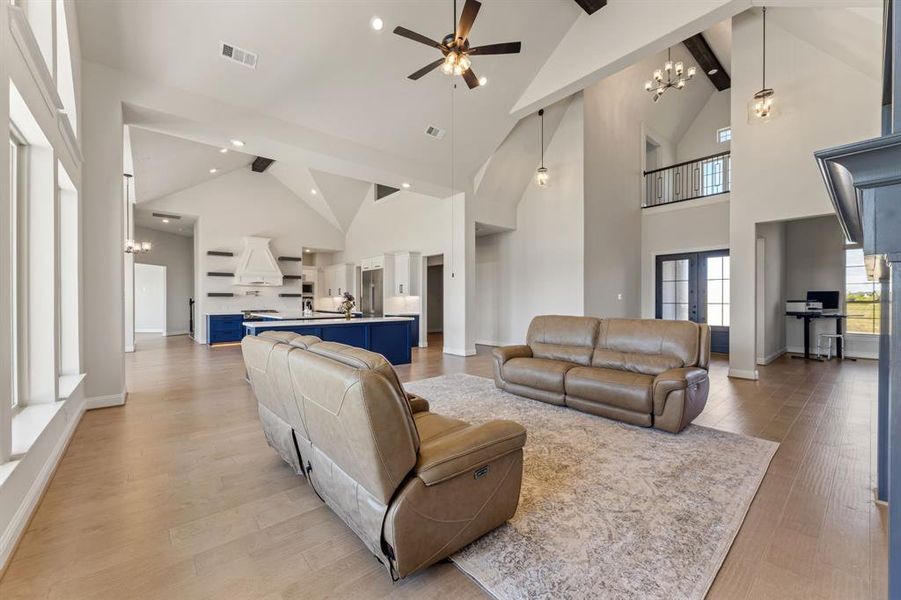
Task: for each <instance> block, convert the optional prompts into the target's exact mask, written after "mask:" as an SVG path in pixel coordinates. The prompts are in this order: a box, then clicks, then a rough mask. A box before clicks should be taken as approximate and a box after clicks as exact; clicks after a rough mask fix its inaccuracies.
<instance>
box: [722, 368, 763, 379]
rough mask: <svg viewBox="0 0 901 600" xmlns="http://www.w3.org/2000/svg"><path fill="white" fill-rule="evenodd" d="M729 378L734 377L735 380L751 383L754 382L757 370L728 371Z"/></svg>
mask: <svg viewBox="0 0 901 600" xmlns="http://www.w3.org/2000/svg"><path fill="white" fill-rule="evenodd" d="M729 377H735V378H736V379H751V380H753V381H756V380H757V378H758V374H757V369H752V370H747V369H729Z"/></svg>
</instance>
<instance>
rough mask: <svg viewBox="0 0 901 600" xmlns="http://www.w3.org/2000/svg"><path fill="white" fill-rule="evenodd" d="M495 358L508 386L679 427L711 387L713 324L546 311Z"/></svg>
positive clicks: (640, 421)
mask: <svg viewBox="0 0 901 600" xmlns="http://www.w3.org/2000/svg"><path fill="white" fill-rule="evenodd" d="M494 359H495V364H494V381H495V384H497V387H499V388H500V389H502V390H506V391H508V392H511V393H513V394H516V395H519V396H526V397H527V398H533V399H535V400H541V401H543V402H548V403H550V404H558V405H565V406H569V407H572V408H575V409H577V410H581V411H583V412H587V413H591V414H595V415H600V416H602V417H607V418H610V419H616V420H619V421H623V422H626V423H631V424H633V425H642V426H645V427H656V428H657V429H662V430H664V431H669V432H672V433H678V432H680V431H682V430H683V429H684V428H685V427H686V426H687V425H688V424H689V423H691V422H692V420H694V419H695V417H697V416H698V415H699V414H701V411H702V410H704V405H705V404H706V403H707V394H708V392H709V391H710V382H709V380H708V378H707V369H708V365H709V363H710V328H709V327H708V326H707V325H705V324H697V323H692V322H689V321H662V320H652V319H596V318H593V317H569V316H539V317H535V318H534V319H533V320H532V323H531V324H530V325H529V332H528V334H527V337H526V345H524V346H506V347H503V348H496V349H495V350H494Z"/></svg>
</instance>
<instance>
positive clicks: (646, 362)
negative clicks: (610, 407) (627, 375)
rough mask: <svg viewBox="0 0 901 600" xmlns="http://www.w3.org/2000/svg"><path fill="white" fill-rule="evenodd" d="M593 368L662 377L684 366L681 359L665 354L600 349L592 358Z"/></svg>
mask: <svg viewBox="0 0 901 600" xmlns="http://www.w3.org/2000/svg"><path fill="white" fill-rule="evenodd" d="M591 366H592V367H601V368H604V369H618V370H620V371H632V372H634V373H643V374H645V375H660V374H661V373H663V372H665V371H669V370H670V369H677V368H679V367H681V366H683V363H682V360H681V359H680V358H678V357H676V356H667V355H665V354H638V353H637V352H618V351H616V350H606V349H603V348H598V349H597V350H595V351H594V354H593V355H592V356H591Z"/></svg>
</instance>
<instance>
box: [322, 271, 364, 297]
mask: <svg viewBox="0 0 901 600" xmlns="http://www.w3.org/2000/svg"><path fill="white" fill-rule="evenodd" d="M355 288H356V286H355V285H354V265H352V264H347V263H340V264H337V265H332V266H330V267H324V268H323V269H322V282H321V283H320V284H319V290H320V291H319V294H320V295H321V296H323V297H326V298H337V297H339V296H342V295H343V294H344V292H350V293H351V294H354V293H355Z"/></svg>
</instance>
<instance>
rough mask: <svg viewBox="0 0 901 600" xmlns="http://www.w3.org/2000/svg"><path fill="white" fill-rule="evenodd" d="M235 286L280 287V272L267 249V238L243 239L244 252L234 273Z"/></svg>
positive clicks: (276, 262)
mask: <svg viewBox="0 0 901 600" xmlns="http://www.w3.org/2000/svg"><path fill="white" fill-rule="evenodd" d="M235 285H268V286H278V285H282V271H281V269H279V268H278V261H277V260H275V257H274V256H273V255H272V251H271V250H270V249H269V238H262V237H246V238H244V250H243V251H242V252H241V256H240V258H238V268H237V270H236V271H235Z"/></svg>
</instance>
